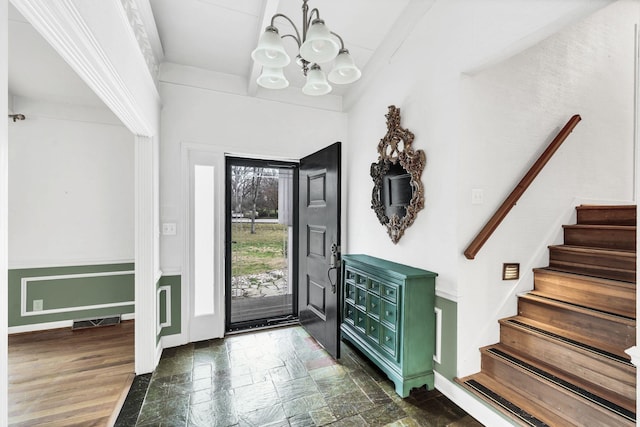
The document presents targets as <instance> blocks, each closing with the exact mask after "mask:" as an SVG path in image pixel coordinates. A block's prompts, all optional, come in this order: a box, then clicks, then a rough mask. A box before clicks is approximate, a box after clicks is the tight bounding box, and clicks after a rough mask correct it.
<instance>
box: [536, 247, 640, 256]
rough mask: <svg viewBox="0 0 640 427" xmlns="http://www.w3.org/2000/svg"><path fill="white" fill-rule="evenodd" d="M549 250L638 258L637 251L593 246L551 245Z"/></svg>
mask: <svg viewBox="0 0 640 427" xmlns="http://www.w3.org/2000/svg"><path fill="white" fill-rule="evenodd" d="M548 248H549V249H555V250H560V251H566V252H583V253H601V254H606V255H616V256H620V257H623V258H634V259H635V257H636V251H633V250H626V249H608V248H597V247H591V246H576V245H549V246H548Z"/></svg>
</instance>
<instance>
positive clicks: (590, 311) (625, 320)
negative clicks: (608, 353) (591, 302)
mask: <svg viewBox="0 0 640 427" xmlns="http://www.w3.org/2000/svg"><path fill="white" fill-rule="evenodd" d="M520 298H525V299H530V300H531V299H532V300H535V301H538V302H542V303H544V304H548V305H553V306H555V307H558V308H562V309H565V310H570V311H575V312H580V313H585V314H588V315H590V316H594V317H598V318H601V319H607V320H610V321H614V322H617V323H621V324H624V325H628V326H633V327H635V325H636V321H635V319H630V318H628V317H625V316H620V315H618V314H614V313H607V312H604V311H601V310H596V309H594V308H589V307H583V306H580V305H576V304H572V303H569V302H565V301H560V300H557V299H553V298H547V297H542V296H539V295H535V294H532V293H527V294H525V295H521V296H520Z"/></svg>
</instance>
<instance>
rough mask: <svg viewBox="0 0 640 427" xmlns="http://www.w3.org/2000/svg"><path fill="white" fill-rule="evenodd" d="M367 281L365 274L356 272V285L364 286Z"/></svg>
mask: <svg viewBox="0 0 640 427" xmlns="http://www.w3.org/2000/svg"><path fill="white" fill-rule="evenodd" d="M368 281H369V279H368V278H367V276H365V275H362V274H356V285H358V286H361V287H363V288H366V287H367V282H368Z"/></svg>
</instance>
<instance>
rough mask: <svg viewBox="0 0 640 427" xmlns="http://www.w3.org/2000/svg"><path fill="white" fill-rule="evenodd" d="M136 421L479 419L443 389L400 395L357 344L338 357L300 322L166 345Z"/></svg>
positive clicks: (457, 423)
mask: <svg viewBox="0 0 640 427" xmlns="http://www.w3.org/2000/svg"><path fill="white" fill-rule="evenodd" d="M124 415H126V414H124ZM128 415H129V418H128V419H129V420H131V419H133V418H135V416H134V417H133V418H132V417H131V414H128ZM122 416H123V414H122V413H121V418H122ZM125 419H126V417H125ZM129 423H130V424H129V425H133V422H132V421H129ZM126 424H127V423H126V422H125V424H123V425H126ZM116 425H117V424H116ZM135 425H136V426H172V427H178V426H193V427H196V426H198V427H199V426H207V427H211V426H238V427H244V426H291V427H298V426H300V427H302V426H323V425H331V426H428V427H435V426H442V427H444V426H450V427H477V426H481V424H480V423H478V422H477V421H476V420H474V419H473V418H472V417H470V416H469V415H467V414H466V413H465V412H464V411H462V410H461V409H460V408H459V407H457V406H456V405H455V404H454V403H452V402H451V401H450V400H449V399H447V398H446V397H445V396H443V395H442V394H441V393H439V392H438V391H435V390H434V391H427V390H426V389H424V388H422V389H414V390H413V391H412V393H411V395H410V396H409V397H408V398H406V399H401V398H400V397H399V396H398V395H396V394H395V392H394V388H393V383H391V382H390V381H389V380H388V379H387V378H386V376H385V374H384V373H382V372H381V371H379V370H378V369H377V368H376V367H375V366H374V365H372V364H370V362H368V360H366V359H365V358H364V357H363V356H362V355H361V354H360V353H359V352H358V351H357V350H355V349H354V348H353V347H350V346H349V345H348V344H345V343H343V344H342V355H341V359H340V360H339V361H336V360H334V359H333V358H331V357H330V356H329V355H328V354H327V353H326V352H325V351H324V350H323V349H322V347H320V345H318V343H317V342H316V341H315V340H314V339H313V338H312V337H310V336H309V335H308V334H307V333H306V331H305V330H304V329H302V328H301V327H299V326H297V327H288V328H280V329H272V330H267V331H261V332H255V333H248V334H242V335H233V336H229V337H227V338H225V339H219V340H210V341H203V342H198V343H193V344H188V345H185V346H181V347H176V348H171V349H166V350H165V351H164V352H163V354H162V358H161V360H160V363H159V365H158V367H157V369H156V371H155V372H154V373H153V375H152V376H151V380H150V383H149V388H148V390H147V394H146V397H145V399H144V402H143V404H142V407H141V409H140V412H139V415H138V416H137V422H136V423H135Z"/></svg>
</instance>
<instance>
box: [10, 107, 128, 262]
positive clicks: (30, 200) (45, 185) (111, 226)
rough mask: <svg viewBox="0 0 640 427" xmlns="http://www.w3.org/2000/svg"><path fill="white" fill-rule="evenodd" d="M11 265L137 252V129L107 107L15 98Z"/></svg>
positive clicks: (124, 257)
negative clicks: (131, 129)
mask: <svg viewBox="0 0 640 427" xmlns="http://www.w3.org/2000/svg"><path fill="white" fill-rule="evenodd" d="M14 107H15V108H16V111H19V112H20V113H22V114H24V115H25V116H26V120H24V121H18V122H15V123H13V122H11V123H10V124H9V185H10V189H9V190H10V191H9V267H10V268H20V267H44V266H60V265H83V264H92V263H108V262H132V261H133V259H134V185H133V184H134V178H133V174H134V143H133V135H132V134H131V132H129V131H128V130H127V129H126V128H125V127H124V126H123V125H122V124H121V123H120V122H119V120H118V119H117V118H116V117H115V116H114V115H113V114H112V113H111V112H110V111H108V110H107V109H101V108H92V107H78V106H70V105H61V104H50V103H45V102H39V101H34V100H29V99H25V98H18V97H16V98H15V99H14Z"/></svg>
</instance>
